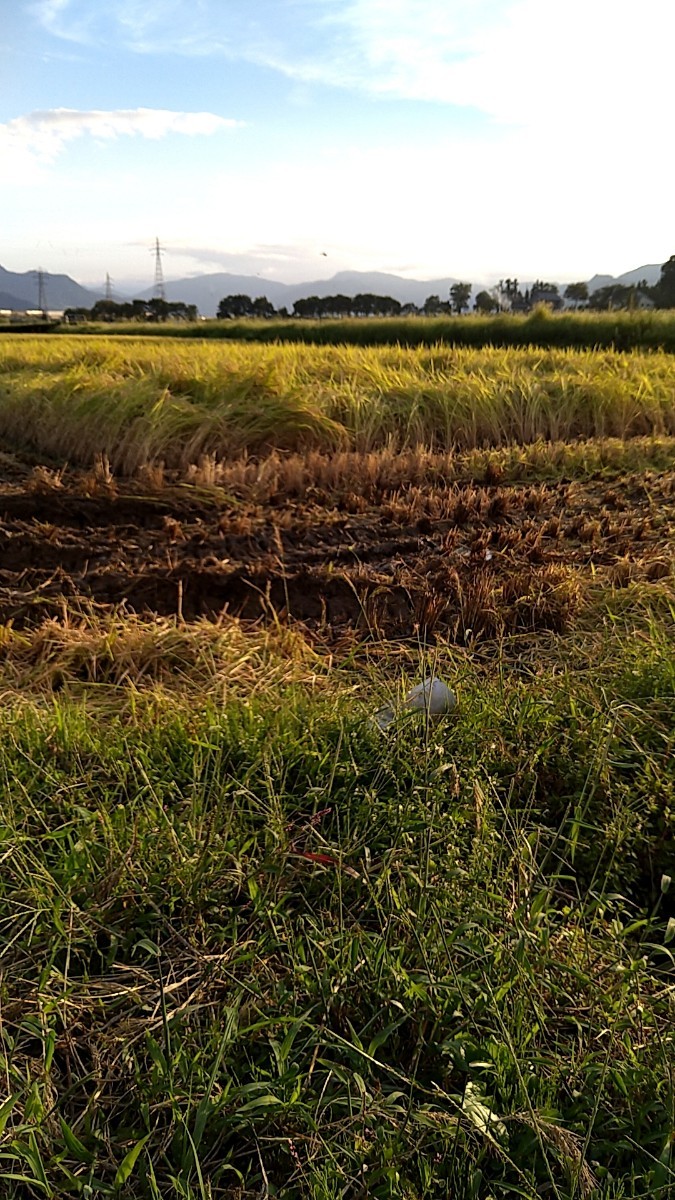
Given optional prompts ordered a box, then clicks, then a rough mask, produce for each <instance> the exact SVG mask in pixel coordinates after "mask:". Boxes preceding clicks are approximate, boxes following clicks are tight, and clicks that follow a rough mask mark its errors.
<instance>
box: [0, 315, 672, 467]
mask: <svg viewBox="0 0 675 1200" xmlns="http://www.w3.org/2000/svg"><path fill="white" fill-rule="evenodd" d="M674 396H675V360H674V359H673V358H671V357H669V356H668V355H666V354H651V355H645V354H639V353H632V354H617V353H614V352H611V351H606V352H603V353H596V354H593V353H590V352H580V351H570V350H556V351H542V350H534V349H517V350H494V349H487V350H485V349H484V350H471V349H453V348H449V347H447V346H440V345H438V346H435V347H432V348H424V349H417V350H411V349H404V348H401V347H387V348H368V349H362V348H359V347H353V346H352V347H316V346H304V345H297V344H296V345H286V346H263V345H248V344H244V343H228V344H226V345H224V344H220V345H218V344H215V345H214V344H212V343H210V344H204V343H197V342H191V343H184V342H176V341H172V342H168V341H166V340H164V341H159V340H157V341H148V340H141V339H137V340H134V339H121V338H117V339H107V340H104V339H96V340H94V339H86V338H80V339H78V338H51V339H49V338H42V339H41V338H28V337H26V338H19V337H17V338H5V339H3V340H2V341H0V432H1V433H2V435H3V436H4V437H5V438H6V439H9V440H10V441H11V442H13V443H14V444H17V445H23V446H29V447H33V448H34V449H36V450H38V451H40V452H42V453H45V454H48V455H50V456H52V457H55V458H58V459H61V460H63V459H66V460H68V461H70V462H74V463H85V464H87V465H89V464H90V463H91V461H92V460H93V459H94V458H95V457H97V456H100V455H104V456H106V457H107V458H108V460H109V462H110V464H111V466H112V468H113V469H114V470H118V471H122V472H124V473H133V472H135V471H137V470H138V469H139V468H140V467H141V466H143V465H144V464H147V463H148V462H156V461H160V460H161V461H163V462H165V463H166V465H167V466H169V467H183V468H184V467H186V466H187V465H189V464H191V463H194V462H197V461H198V460H199V458H200V457H203V456H215V458H217V459H231V458H233V457H236V456H237V455H240V454H241V453H242V452H245V451H248V452H254V453H259V452H261V451H269V450H270V449H271V448H277V449H281V450H286V451H288V450H298V449H300V450H303V451H305V450H307V449H311V448H315V449H324V450H328V451H331V450H336V449H341V450H348V449H354V450H358V451H364V452H367V451H371V450H374V449H377V448H381V447H385V446H390V447H393V448H395V449H397V450H400V449H405V448H410V447H415V446H420V445H423V446H427V447H429V448H432V449H435V450H447V449H459V450H467V449H471V448H475V447H499V446H509V445H516V444H518V445H527V444H530V443H533V442H537V441H541V440H543V441H545V442H548V441H569V440H573V439H579V438H611V437H614V438H621V439H625V438H631V437H638V436H665V435H670V436H672V435H673V434H675V401H674Z"/></svg>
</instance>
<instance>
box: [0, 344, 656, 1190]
mask: <svg viewBox="0 0 675 1200" xmlns="http://www.w3.org/2000/svg"><path fill="white" fill-rule="evenodd" d="M674 381H675V366H673V367H671V359H669V358H668V356H667V355H665V354H658V353H651V354H649V355H646V354H643V353H638V352H631V353H627V354H622V353H616V352H613V351H602V352H597V353H595V354H593V353H591V352H579V351H573V350H555V351H553V350H534V349H517V350H509V351H505V350H498V349H491V350H488V349H481V350H472V349H466V348H464V349H451V348H449V347H448V346H442V345H435V346H433V347H429V348H426V349H403V348H401V347H381V348H372V347H371V348H367V349H366V348H364V349H362V348H359V347H353V346H350V347H332V348H331V347H311V346H307V345H275V346H271V345H270V346H266V345H252V344H237V343H231V344H229V343H228V344H225V343H222V344H214V343H211V342H209V343H208V344H205V343H201V342H186V341H185V342H184V341H171V340H169V339H166V340H163V341H160V340H156V341H154V340H153V341H149V340H145V339H144V340H141V339H138V340H133V339H127V338H123V339H120V338H111V339H100V338H90V339H88V338H86V337H72V338H70V337H61V336H59V337H58V338H56V337H50V338H43V339H39V338H32V337H28V336H21V337H3V338H0V695H1V696H2V704H1V705H0V855H1V856H2V871H1V872H0V1194H1V1195H2V1196H3V1197H4V1196H7V1197H8V1200H29V1198H30V1200H33V1198H34V1197H36V1198H38V1197H53V1198H54V1200H56V1198H57V1197H58V1198H60V1197H62V1196H80V1197H82V1198H83V1200H84V1198H88V1200H93V1198H96V1200H98V1197H110V1198H111V1200H114V1198H115V1197H120V1196H124V1197H125V1198H126V1197H129V1200H216V1198H218V1200H248V1198H251V1200H253V1197H256V1200H258V1198H259V1197H272V1196H278V1197H284V1198H288V1200H295V1198H297V1200H304V1198H305V1197H309V1198H310V1200H338V1198H340V1200H343V1198H347V1197H354V1198H356V1197H366V1196H368V1197H370V1196H372V1197H376V1198H378V1200H379V1198H382V1200H418V1198H427V1200H436V1198H437V1197H446V1198H447V1200H451V1198H452V1200H478V1198H482V1197H485V1200H487V1198H488V1197H494V1198H498V1197H499V1198H502V1197H503V1198H504V1200H506V1198H507V1197H509V1198H510V1197H513V1196H521V1197H525V1198H526V1200H540V1198H541V1197H547V1198H550V1200H577V1198H579V1197H584V1198H585V1197H588V1198H591V1197H598V1200H638V1197H640V1198H646V1197H653V1198H655V1200H667V1198H668V1197H669V1196H670V1195H671V1194H672V1193H673V1190H674V1189H675V1044H674V1035H673V1029H674V1028H675V959H674V958H673V950H674V947H675V886H674V885H673V883H672V879H673V877H674V876H675V767H674V764H675V754H674V750H675V723H674V720H673V714H674V712H675V653H674V650H673V647H674V645H675V639H674V637H673V634H674V633H675V573H674V570H673V562H674V555H673V546H674V545H675V416H674V413H675V388H674V387H673V383H674ZM428 674H434V675H437V676H439V677H440V678H442V679H443V680H445V681H446V682H447V684H448V685H449V686H451V687H452V688H453V690H454V692H455V693H456V697H457V707H456V709H454V710H453V711H452V712H450V713H448V714H446V715H443V716H441V717H439V718H438V719H432V718H431V716H430V715H429V714H425V713H424V712H422V714H418V715H417V716H415V714H414V713H411V712H410V711H409V710H408V709H406V707H405V703H404V697H405V695H406V693H407V691H408V689H409V688H410V687H411V685H413V684H415V683H418V682H419V681H420V680H421V679H423V678H424V677H425V676H426V675H428ZM387 705H389V706H391V707H392V708H393V710H394V712H395V714H396V715H395V720H394V722H393V724H392V726H391V727H390V728H389V729H388V730H387V731H386V732H383V731H382V730H381V729H380V728H379V726H378V724H377V722H376V721H375V720H374V719H373V717H374V714H375V713H376V712H377V710H378V709H379V708H380V707H381V706H387Z"/></svg>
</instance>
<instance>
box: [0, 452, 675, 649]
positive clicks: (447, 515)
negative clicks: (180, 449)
mask: <svg viewBox="0 0 675 1200" xmlns="http://www.w3.org/2000/svg"><path fill="white" fill-rule="evenodd" d="M49 479H50V477H49V473H48V472H47V473H45V474H44V475H40V473H39V472H38V473H37V476H36V473H35V472H33V473H30V472H29V471H28V470H22V469H21V467H20V465H19V466H17V465H16V464H15V463H14V464H13V463H11V462H10V460H9V458H7V459H6V461H5V460H4V459H3V458H2V456H0V620H2V621H4V622H7V621H12V622H13V623H14V625H15V626H18V627H22V626H25V625H31V624H34V623H37V622H39V621H40V620H42V619H43V618H44V617H45V616H47V615H53V614H54V613H55V612H58V611H61V610H62V609H63V605H64V602H65V603H66V605H67V606H68V607H69V608H71V607H72V606H74V605H77V604H78V603H84V604H85V605H91V604H92V603H93V604H94V605H95V606H101V607H103V608H106V609H107V608H117V607H119V606H123V607H124V608H126V609H127V610H129V611H134V612H137V613H144V614H153V613H155V614H161V615H163V616H166V615H171V614H177V615H179V616H181V617H182V618H183V619H184V620H188V621H189V620H192V619H194V618H196V617H202V616H205V617H209V618H216V617H218V616H219V615H221V614H222V613H229V614H232V615H236V616H239V617H241V618H243V619H247V620H256V621H260V620H262V621H266V620H267V621H269V620H289V619H290V620H293V621H299V622H302V623H304V625H305V626H306V627H307V628H308V629H309V630H310V631H316V632H317V633H320V634H321V636H322V637H328V638H330V637H331V636H332V635H335V636H337V635H341V634H343V633H344V632H345V630H347V629H353V630H355V631H358V632H359V633H360V634H367V633H370V634H372V635H373V636H388V637H391V636H398V637H410V636H419V635H420V634H422V635H424V636H430V635H433V634H434V633H435V632H436V631H442V632H443V633H444V635H445V636H448V635H449V636H453V637H455V638H457V639H460V640H462V639H466V638H467V637H468V636H470V634H473V635H474V636H478V635H481V636H483V637H486V636H487V637H489V636H496V635H498V634H501V633H503V632H505V631H513V630H518V629H529V630H536V629H542V628H548V629H554V630H562V629H564V628H566V626H567V625H568V624H569V622H570V620H571V619H572V618H573V616H574V614H575V612H576V611H577V610H578V608H579V607H580V606H581V605H582V604H583V600H584V594H585V591H586V589H587V586H588V585H590V584H591V583H592V582H595V583H597V582H598V581H600V582H605V583H612V584H614V585H615V586H624V585H626V584H628V583H629V582H631V581H632V580H634V579H643V580H647V581H656V580H660V579H663V578H665V577H666V576H668V575H670V573H671V571H672V558H673V545H674V544H675V543H674V541H673V533H674V532H675V472H674V471H669V472H663V473H655V472H647V473H645V474H644V475H631V476H627V477H626V478H624V479H619V480H616V479H615V480H613V481H612V482H611V484H608V483H607V482H606V481H604V480H603V479H595V480H590V481H585V482H583V483H582V482H575V481H569V480H563V481H559V482H556V483H552V484H537V485H536V486H532V485H528V484H512V485H509V484H507V483H503V482H497V483H493V484H489V483H485V482H482V483H476V484H473V485H471V484H469V485H466V486H457V485H448V486H444V485H443V484H440V485H439V484H438V483H435V484H434V485H430V486H429V487H428V488H425V487H423V486H419V485H417V486H415V487H412V486H411V487H409V488H406V487H405V486H404V487H401V486H400V485H397V486H396V487H395V488H392V489H391V490H387V488H386V487H384V486H382V485H380V486H378V488H377V489H374V488H365V489H364V490H365V494H358V493H357V492H355V491H354V490H350V491H344V492H342V491H340V489H336V491H335V493H334V494H332V495H327V494H325V493H323V492H319V491H318V489H317V490H316V495H314V496H313V495H312V494H311V492H312V489H310V491H309V493H307V494H305V495H304V496H303V497H302V498H301V499H299V500H298V499H293V498H292V497H291V496H284V495H282V494H276V495H274V496H272V497H270V498H269V501H268V502H266V503H264V504H259V503H254V502H252V501H251V500H247V499H246V497H245V496H243V497H242V496H240V497H238V498H234V497H232V496H231V495H230V496H226V495H225V494H224V493H218V492H217V491H215V490H214V491H213V492H211V493H210V494H209V493H206V492H204V491H203V490H201V491H200V490H199V489H195V488H190V487H188V486H185V485H183V486H167V487H166V488H164V489H161V490H158V491H155V492H149V491H146V492H143V491H141V490H140V489H139V485H138V484H134V483H128V484H124V483H119V482H110V481H103V482H99V483H94V484H92V480H91V476H87V477H85V476H81V477H80V476H78V475H77V474H73V475H72V476H70V477H68V478H67V479H65V480H58V479H54V480H52V482H51V483H50V482H49ZM350 487H351V488H353V483H352V484H351V485H350Z"/></svg>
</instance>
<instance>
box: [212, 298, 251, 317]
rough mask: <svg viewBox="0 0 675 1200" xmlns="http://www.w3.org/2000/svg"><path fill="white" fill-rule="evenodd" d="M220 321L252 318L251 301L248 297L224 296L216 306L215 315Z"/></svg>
mask: <svg viewBox="0 0 675 1200" xmlns="http://www.w3.org/2000/svg"><path fill="white" fill-rule="evenodd" d="M216 315H217V316H218V317H219V318H220V320H221V321H222V320H226V319H228V318H229V319H236V318H237V317H252V316H253V301H252V300H251V297H250V296H244V295H242V294H240V293H239V294H237V295H236V296H224V297H223V299H222V300H221V301H220V304H219V305H218V312H217V314H216Z"/></svg>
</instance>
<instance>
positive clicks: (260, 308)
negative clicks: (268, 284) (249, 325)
mask: <svg viewBox="0 0 675 1200" xmlns="http://www.w3.org/2000/svg"><path fill="white" fill-rule="evenodd" d="M276 312H277V310H276V308H275V307H274V305H273V304H272V302H271V301H270V300H268V299H267V296H257V297H256V299H255V300H254V301H253V304H252V305H251V315H252V316H253V317H264V319H265V320H269V319H270V317H274V316H276Z"/></svg>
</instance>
